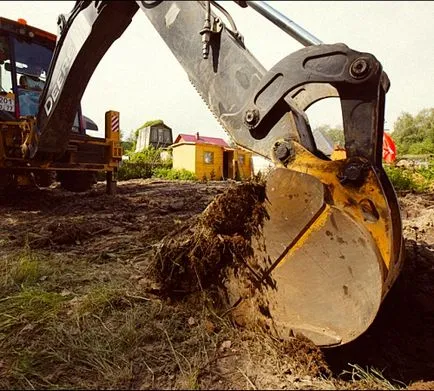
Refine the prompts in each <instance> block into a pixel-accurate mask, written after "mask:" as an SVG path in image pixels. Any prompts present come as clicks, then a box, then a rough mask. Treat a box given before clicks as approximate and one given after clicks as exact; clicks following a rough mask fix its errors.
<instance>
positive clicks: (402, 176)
mask: <svg viewBox="0 0 434 391" xmlns="http://www.w3.org/2000/svg"><path fill="white" fill-rule="evenodd" d="M384 169H385V171H386V174H387V176H388V177H389V179H390V181H391V182H392V185H393V187H394V188H395V189H396V190H401V191H402V190H403V191H408V190H410V191H414V192H426V191H428V190H430V189H431V188H433V187H434V170H433V169H432V168H431V169H411V170H410V169H406V168H400V167H394V166H391V165H384Z"/></svg>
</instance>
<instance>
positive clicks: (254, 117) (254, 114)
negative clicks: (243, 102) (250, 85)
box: [244, 109, 259, 127]
mask: <svg viewBox="0 0 434 391" xmlns="http://www.w3.org/2000/svg"><path fill="white" fill-rule="evenodd" d="M258 120H259V112H258V110H256V109H250V110H247V111H246V113H245V114H244V122H245V123H246V125H247V126H249V127H254V126H255V125H256V124H257V122H258Z"/></svg>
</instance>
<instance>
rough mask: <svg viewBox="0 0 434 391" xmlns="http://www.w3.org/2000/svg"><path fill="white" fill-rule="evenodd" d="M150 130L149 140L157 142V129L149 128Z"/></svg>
mask: <svg viewBox="0 0 434 391" xmlns="http://www.w3.org/2000/svg"><path fill="white" fill-rule="evenodd" d="M150 132H151V142H153V143H157V142H158V129H155V128H154V129H152V128H151V130H150Z"/></svg>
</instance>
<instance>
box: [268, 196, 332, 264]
mask: <svg viewBox="0 0 434 391" xmlns="http://www.w3.org/2000/svg"><path fill="white" fill-rule="evenodd" d="M330 215H331V208H330V206H329V205H327V204H325V207H324V209H323V210H322V211H321V212H320V214H319V215H318V216H317V217H316V218H315V220H314V221H313V222H312V224H311V225H310V226H309V227H308V228H307V229H306V231H305V232H303V234H302V235H301V236H300V237H299V238H298V239H297V241H296V242H295V243H293V245H292V246H291V247H290V248H289V249H288V252H287V253H286V254H285V256H284V259H283V261H282V262H279V263H278V264H277V265H276V268H278V267H280V266H281V265H283V264H284V263H285V261H287V260H288V259H290V257H291V256H292V254H294V253H295V252H296V251H297V250H298V249H299V248H302V247H303V246H304V244H305V243H306V240H307V239H309V236H310V235H312V234H313V233H314V232H316V231H319V230H320V229H321V228H322V227H324V225H325V224H326V223H327V220H328V218H329V216H330Z"/></svg>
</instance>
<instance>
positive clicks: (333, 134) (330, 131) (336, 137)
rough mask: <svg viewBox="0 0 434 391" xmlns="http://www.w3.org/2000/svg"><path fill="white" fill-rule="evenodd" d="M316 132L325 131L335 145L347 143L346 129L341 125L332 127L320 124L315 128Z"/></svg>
mask: <svg viewBox="0 0 434 391" xmlns="http://www.w3.org/2000/svg"><path fill="white" fill-rule="evenodd" d="M314 132H321V133H323V134H324V135H325V136H327V137H328V138H329V139H330V140H331V141H333V143H334V144H335V145H340V146H341V147H343V146H344V145H345V138H344V131H343V129H342V128H340V127H334V128H332V127H331V126H330V125H320V126H318V127H316V128H315V129H314Z"/></svg>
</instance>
